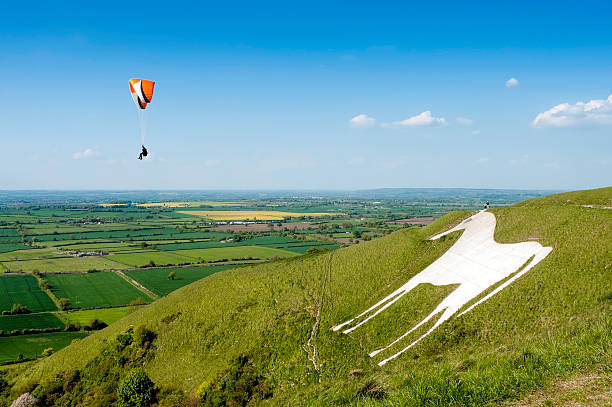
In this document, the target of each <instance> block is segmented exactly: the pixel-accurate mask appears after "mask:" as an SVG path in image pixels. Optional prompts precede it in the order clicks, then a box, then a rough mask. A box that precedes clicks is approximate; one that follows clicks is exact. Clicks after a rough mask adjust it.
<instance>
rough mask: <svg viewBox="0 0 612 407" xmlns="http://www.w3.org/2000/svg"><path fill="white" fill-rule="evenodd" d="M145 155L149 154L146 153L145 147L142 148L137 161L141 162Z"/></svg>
mask: <svg viewBox="0 0 612 407" xmlns="http://www.w3.org/2000/svg"><path fill="white" fill-rule="evenodd" d="M147 155H149V153H148V152H147V149H146V148H145V146H142V151H141V152H140V155H139V156H138V159H139V160H142V157H146V156H147Z"/></svg>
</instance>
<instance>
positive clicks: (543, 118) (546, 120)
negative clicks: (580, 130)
mask: <svg viewBox="0 0 612 407" xmlns="http://www.w3.org/2000/svg"><path fill="white" fill-rule="evenodd" d="M611 124H612V95H610V96H608V98H607V99H594V100H590V101H588V102H578V103H576V104H573V105H570V104H569V103H561V104H560V105H557V106H555V107H553V108H551V109H548V110H547V111H545V112H542V113H539V114H538V115H537V116H536V118H535V119H534V120H533V123H532V126H533V127H539V128H541V127H572V126H605V125H611Z"/></svg>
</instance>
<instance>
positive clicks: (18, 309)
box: [11, 304, 32, 315]
mask: <svg viewBox="0 0 612 407" xmlns="http://www.w3.org/2000/svg"><path fill="white" fill-rule="evenodd" d="M31 312H32V311H30V310H29V309H28V307H26V306H25V305H21V304H13V306H12V307H11V314H12V315H18V314H29V313H31Z"/></svg>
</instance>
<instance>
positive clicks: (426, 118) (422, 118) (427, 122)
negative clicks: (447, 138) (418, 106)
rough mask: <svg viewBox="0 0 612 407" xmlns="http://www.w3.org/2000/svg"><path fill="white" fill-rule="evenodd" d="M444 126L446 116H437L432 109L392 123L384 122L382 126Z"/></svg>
mask: <svg viewBox="0 0 612 407" xmlns="http://www.w3.org/2000/svg"><path fill="white" fill-rule="evenodd" d="M436 125H437V126H444V125H446V119H445V118H444V117H435V116H433V115H432V114H431V110H426V111H424V112H423V113H420V114H417V115H416V116H412V117H409V118H407V119H404V120H400V121H397V122H391V123H383V124H382V127H388V128H401V127H418V126H436Z"/></svg>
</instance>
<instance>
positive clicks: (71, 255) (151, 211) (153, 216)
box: [0, 198, 469, 363]
mask: <svg viewBox="0 0 612 407" xmlns="http://www.w3.org/2000/svg"><path fill="white" fill-rule="evenodd" d="M466 205H468V206H469V204H466V202H463V201H461V199H459V200H458V201H457V202H454V201H453V202H448V203H447V204H446V205H443V204H440V203H439V202H438V203H435V204H425V203H423V202H421V203H416V204H411V203H409V202H405V201H391V200H390V201H385V202H378V201H367V200H350V199H347V200H338V199H323V198H321V199H319V198H316V199H315V198H309V199H302V198H295V199H269V200H262V199H257V198H249V199H239V200H232V201H214V200H210V199H194V200H190V201H187V200H181V201H176V202H173V201H162V200H159V201H158V200H153V199H152V200H150V201H147V200H144V201H142V202H131V201H129V202H108V201H106V202H105V201H101V202H90V203H87V204H84V203H81V201H75V202H72V203H65V202H63V203H60V204H53V203H32V204H23V203H14V204H10V205H9V204H3V203H2V202H0V312H2V314H3V315H2V316H0V349H2V351H0V363H7V362H19V361H22V360H27V359H31V358H38V357H41V355H42V352H43V351H45V352H46V354H48V353H49V352H53V351H57V350H59V349H60V348H61V347H63V346H66V345H67V344H69V343H70V342H71V341H72V340H73V339H78V338H81V337H83V336H85V335H87V334H88V333H89V332H91V331H92V330H96V329H101V328H103V327H104V326H106V325H107V324H111V323H113V322H115V321H117V320H119V319H121V318H123V317H124V316H126V315H127V314H129V313H130V312H132V311H134V310H135V309H137V308H138V307H140V306H143V305H146V304H148V303H151V302H154V301H155V300H156V299H157V298H159V297H163V296H166V295H168V294H170V293H171V292H173V291H175V290H177V289H180V288H182V287H184V286H186V285H189V284H191V283H192V282H195V281H197V280H200V279H202V278H206V277H208V276H210V275H211V274H214V273H218V272H222V271H224V270H227V269H233V268H237V267H241V266H243V265H248V264H254V263H261V262H269V261H275V260H279V259H286V258H291V257H297V256H302V255H308V253H311V252H318V251H321V250H334V249H337V248H339V247H341V246H346V245H351V244H357V243H360V242H362V241H364V240H370V239H373V238H376V237H379V236H383V235H386V234H388V233H390V232H392V231H394V230H397V229H400V228H403V227H405V225H402V224H400V223H394V222H393V221H394V220H397V219H400V220H401V219H405V218H408V217H414V216H434V217H437V216H440V215H442V214H444V213H446V212H449V211H450V210H453V209H464V208H465V207H466Z"/></svg>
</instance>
